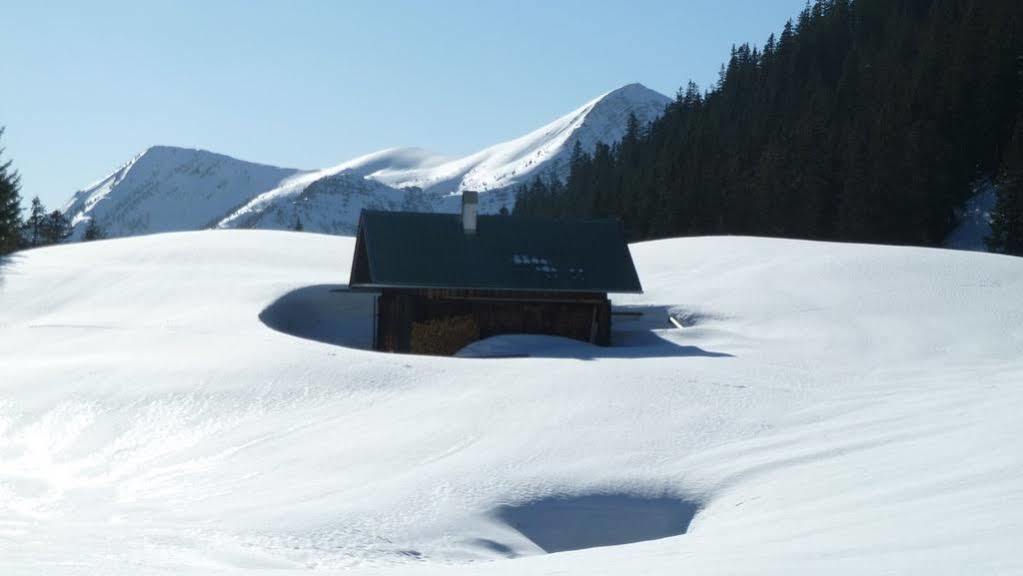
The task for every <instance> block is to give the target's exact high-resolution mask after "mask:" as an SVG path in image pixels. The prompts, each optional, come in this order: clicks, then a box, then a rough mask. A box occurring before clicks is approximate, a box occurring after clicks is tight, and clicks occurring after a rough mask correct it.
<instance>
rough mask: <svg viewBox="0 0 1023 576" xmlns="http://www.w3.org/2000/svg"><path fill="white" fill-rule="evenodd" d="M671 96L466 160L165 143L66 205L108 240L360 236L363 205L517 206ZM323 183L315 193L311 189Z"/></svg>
mask: <svg viewBox="0 0 1023 576" xmlns="http://www.w3.org/2000/svg"><path fill="white" fill-rule="evenodd" d="M668 102H669V99H668V98H667V97H666V96H664V95H662V94H660V93H658V92H654V91H653V90H650V89H648V88H645V87H643V86H641V85H639V84H630V85H627V86H624V87H622V88H619V89H617V90H614V91H611V92H609V93H607V94H604V95H602V96H600V97H598V98H596V99H594V100H592V101H590V102H588V103H586V104H585V105H584V106H582V107H581V108H579V109H577V110H575V111H573V112H571V113H569V114H567V115H566V116H564V117H562V118H559V119H557V120H555V121H554V122H552V123H550V124H548V125H546V126H544V127H542V128H540V129H538V130H535V131H533V132H531V133H529V134H527V135H525V136H522V137H521V138H517V139H515V140H512V141H509V142H505V143H502V144H498V145H496V146H492V147H490V148H487V149H485V150H483V151H480V152H477V153H475V154H471V155H469V156H466V157H464V158H447V157H443V156H439V155H435V154H432V153H430V152H427V151H426V150H423V149H420V148H393V149H388V150H382V151H379V152H374V153H372V154H368V155H366V156H362V157H359V158H356V159H354V160H350V161H348V162H345V163H343V164H340V165H337V166H334V167H331V168H326V169H322V170H309V171H298V170H292V169H283V168H274V167H271V166H262V165H258V164H252V163H249V162H242V161H240V160H235V159H233V158H229V157H227V156H222V155H220V154H214V153H212V152H206V151H202V150H187V149H181V148H171V147H165V146H157V147H153V148H150V149H149V150H147V151H145V152H144V153H142V154H141V155H139V156H138V157H136V158H135V159H133V160H132V161H131V162H129V163H128V164H126V165H125V166H124V167H122V168H121V169H119V170H118V171H117V172H115V173H114V174H112V175H111V176H110V177H108V178H106V179H104V180H103V181H101V182H99V183H97V184H95V185H93V186H90V187H89V188H87V189H85V190H82V191H80V192H77V193H76V194H75V195H74V197H73V198H72V199H71V200H70V201H69V202H68V204H67V205H66V206H65V208H64V213H65V214H66V215H68V216H69V217H70V218H72V220H73V223H74V224H75V229H76V235H78V236H80V235H81V233H82V231H83V230H84V228H85V225H86V224H87V223H88V221H89V219H90V218H93V217H95V218H97V219H98V221H99V222H100V223H101V225H102V226H103V227H104V228H105V229H106V232H107V234H108V235H109V236H111V237H119V236H134V235H139V234H147V233H153V232H167V231H181V230H198V229H203V228H210V227H213V226H214V225H216V226H217V227H220V228H270V229H286V228H290V227H292V226H293V225H294V223H295V222H296V220H301V221H302V223H303V226H305V229H306V230H308V231H316V232H328V233H351V232H352V231H353V230H354V229H355V226H356V224H357V222H358V217H359V210H360V209H361V208H362V207H372V208H383V209H402V208H403V207H404V208H408V207H414V208H416V209H419V210H434V211H454V210H456V209H457V207H458V202H459V196H457V194H459V193H460V192H461V191H462V190H480V191H486V192H487V193H485V194H483V195H482V197H481V210H483V211H484V212H497V211H498V210H500V208H501V207H503V206H504V207H508V208H509V209H510V208H511V207H512V206H513V205H514V202H515V199H514V194H513V193H512V188H513V187H514V186H515V185H516V184H519V183H522V182H526V181H527V180H528V179H530V178H532V177H533V176H534V175H536V174H551V175H554V176H556V177H564V176H565V175H566V174H567V161H568V158H569V156H570V154H571V150H572V147H573V146H574V145H575V143H576V142H579V143H580V144H581V145H582V147H583V149H585V150H587V151H591V150H592V149H593V147H594V146H595V145H596V143H597V142H600V141H603V142H608V143H611V142H615V141H618V140H620V139H621V137H622V136H623V135H624V133H625V129H626V125H627V121H628V117H629V114H630V113H633V114H635V115H636V117H637V118H638V119H639V120H640V122H643V123H647V122H650V121H652V120H653V119H655V118H656V117H657V116H659V115H660V114H661V113H662V112H663V111H664V108H665V106H667V104H668ZM313 184H316V186H315V187H313V186H312V185H313Z"/></svg>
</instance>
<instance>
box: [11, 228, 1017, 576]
mask: <svg viewBox="0 0 1023 576" xmlns="http://www.w3.org/2000/svg"><path fill="white" fill-rule="evenodd" d="M352 248H353V241H352V239H350V238H342V237H334V236H322V235H316V234H292V233H286V232H265V231H206V232H196V233H179V234H164V235H151V236H145V237H139V238H131V239H121V240H111V241H100V242H92V243H85V244H75V245H68V246H60V247H52V248H43V249H37V250H32V251H27V252H23V253H18V254H15V255H13V256H11V257H8V258H7V259H5V260H4V261H3V262H2V263H0V350H2V354H0V573H3V574H5V575H7V574H147V573H176V574H179V573H186V574H187V573H191V574H211V573H212V574H219V573H232V574H233V573H237V574H243V573H244V574H249V573H253V572H260V571H269V570H273V571H274V573H282V574H286V573H306V572H307V571H308V569H310V568H315V569H318V570H321V571H325V572H326V573H335V572H340V571H344V570H350V571H352V572H354V573H357V574H394V573H397V574H403V573H408V574H465V573H471V574H480V573H482V574H509V575H510V574H516V575H518V574H551V573H560V574H586V575H591V574H597V575H601V574H607V575H611V574H721V573H729V574H758V575H759V574H863V573H871V574H877V573H893V574H962V573H983V574H1014V573H1020V572H1023V561H1021V560H1020V555H1019V554H1018V550H1017V548H1018V544H1017V540H1018V536H1019V529H1020V526H1021V525H1023V498H1021V494H1023V481H1021V480H1020V478H1023V456H1021V452H1020V450H1019V449H1018V439H1019V438H1020V437H1021V435H1023V419H1020V418H1019V414H1020V413H1021V411H1023V387H1021V386H1020V383H1021V382H1023V328H1021V326H1023V299H1021V298H1020V294H1023V260H1020V259H1017V258H1010V257H1002V256H995V255H986V254H975V253H967V252H956V251H944V250H928V249H917V248H895V247H877V246H864V245H851V244H826V243H811V242H798V241H785V240H767V239H752V238H690V239H679V240H665V241H658V242H650V243H643V244H637V245H633V246H632V252H633V257H634V260H635V262H636V264H637V267H638V269H639V272H640V275H641V277H642V279H643V285H644V287H645V288H646V289H647V292H646V294H643V295H640V296H630V297H627V298H616V299H615V305H616V308H620V309H622V311H625V312H630V313H632V314H631V315H625V316H616V319H615V321H616V332H615V335H616V337H617V340H616V342H617V343H618V344H619V345H620V346H619V348H618V349H615V348H611V349H607V351H606V352H604V353H586V352H585V347H586V345H584V344H578V345H577V344H575V343H565V342H563V341H560V340H558V342H552V341H550V340H547V339H544V338H538V337H525V338H518V337H514V336H511V337H503V339H499V340H498V341H497V342H490V343H489V344H488V343H485V342H481V343H478V344H479V347H484V346H485V345H486V346H490V345H494V344H499V345H500V346H502V347H504V349H506V350H509V349H510V350H514V352H515V354H514V355H513V357H506V358H481V357H478V356H485V355H486V354H477V357H475V358H437V357H422V356H412V355H391V354H379V353H374V352H371V351H368V350H364V349H359V348H357V347H353V346H347V345H345V342H338V341H330V340H329V338H311V337H307V336H309V335H311V334H312V333H320V334H323V333H327V334H328V336H329V335H330V334H337V333H340V332H343V331H344V330H352V331H354V333H356V334H357V333H358V332H359V331H360V330H363V331H364V330H366V329H367V328H366V326H367V324H366V323H365V319H364V318H362V317H360V316H358V314H353V316H354V318H353V319H355V320H357V321H358V322H362V324H360V325H358V326H356V325H347V324H346V325H345V326H343V327H339V328H338V329H337V331H334V330H332V329H331V327H330V325H329V323H330V322H335V321H336V322H339V323H341V322H345V318H346V312H345V311H344V310H343V308H344V307H345V306H346V305H347V304H345V303H344V302H342V303H338V304H336V303H334V302H333V301H332V300H331V299H330V294H337V295H339V296H342V295H343V293H332V292H330V290H331V289H336V288H340V287H341V285H343V284H344V283H345V281H346V280H347V274H348V270H349V267H350V266H349V265H350V261H349V258H350V254H351V252H352ZM320 287H327V288H328V289H327V290H326V293H324V292H323V291H321V290H320ZM303 290H304V292H303ZM275 305H277V306H280V307H279V308H277V309H276V313H277V314H278V315H277V316H276V319H277V320H282V319H283V320H287V321H290V322H293V323H292V324H291V325H290V326H291V329H292V331H293V332H295V333H296V334H297V336H296V335H293V334H289V333H284V332H281V331H278V330H275V329H274V328H273V327H271V326H270V325H269V324H273V322H270V321H268V318H267V314H271V312H270V311H271V310H273V309H274V308H273V307H274V306H275ZM332 307H333V308H332ZM331 310H333V312H331ZM321 313H329V314H326V315H325V316H324V317H323V318H325V319H326V320H322V319H321V321H317V320H316V319H313V318H310V316H314V315H317V314H321ZM261 315H262V317H263V318H262V320H261ZM271 315H272V314H271ZM303 315H306V316H305V318H304V319H303ZM668 316H671V317H673V318H675V319H676V320H678V321H679V324H680V325H682V326H683V328H681V329H679V328H677V327H676V326H675V325H674V324H672V323H671V322H669V321H668ZM360 326H361V327H360ZM277 327H278V328H280V326H277ZM570 344H571V345H570ZM573 346H575V348H573ZM668 350H690V351H694V352H695V350H700V351H703V352H705V353H667V351H668ZM694 512H695V515H693V513H694ZM601 522H605V524H603V525H602V524H600V523H601ZM600 526H605V528H604V529H595V528H599V527H600ZM637 540H639V541H637ZM604 545H607V546H604ZM589 546H597V547H589ZM558 550H566V551H564V552H557V551H558ZM510 558H511V559H510Z"/></svg>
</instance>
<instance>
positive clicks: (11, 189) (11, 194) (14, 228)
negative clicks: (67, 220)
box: [0, 128, 22, 255]
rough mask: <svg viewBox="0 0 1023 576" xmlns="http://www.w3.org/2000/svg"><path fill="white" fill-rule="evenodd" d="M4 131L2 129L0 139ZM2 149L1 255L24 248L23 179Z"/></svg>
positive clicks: (0, 151) (0, 189)
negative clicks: (22, 230)
mask: <svg viewBox="0 0 1023 576" xmlns="http://www.w3.org/2000/svg"><path fill="white" fill-rule="evenodd" d="M3 133H4V129H3V128H0V137H2V136H3ZM3 152H4V149H3V148H2V147H0V255H3V254H8V253H10V252H14V251H15V250H17V249H18V248H20V247H21V246H22V238H21V196H20V195H19V191H20V188H21V179H20V177H19V176H18V173H17V171H15V170H12V169H11V161H10V160H8V161H6V162H4V161H3V157H2V156H3Z"/></svg>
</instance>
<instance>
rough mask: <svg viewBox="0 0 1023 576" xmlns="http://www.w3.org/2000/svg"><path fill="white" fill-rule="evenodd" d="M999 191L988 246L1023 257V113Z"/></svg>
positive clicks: (1017, 125)
mask: <svg viewBox="0 0 1023 576" xmlns="http://www.w3.org/2000/svg"><path fill="white" fill-rule="evenodd" d="M997 193H998V199H997V201H996V203H995V208H994V210H992V212H991V236H989V237H988V238H987V245H988V249H989V250H991V251H992V252H1000V253H1002V254H1013V255H1016V256H1023V115H1021V117H1020V120H1018V121H1017V122H1016V130H1015V135H1014V137H1013V139H1012V144H1011V146H1010V147H1009V149H1008V151H1007V154H1006V161H1005V168H1004V169H1003V171H1002V174H1001V177H1000V178H999V179H998V192H997Z"/></svg>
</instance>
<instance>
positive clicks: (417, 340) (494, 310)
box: [349, 192, 642, 354]
mask: <svg viewBox="0 0 1023 576" xmlns="http://www.w3.org/2000/svg"><path fill="white" fill-rule="evenodd" d="M477 202H478V197H477V194H476V193H475V192H466V193H464V194H463V196H462V213H461V214H460V215H459V214H434V213H417V212H383V211H364V212H363V213H362V216H361V218H360V220H359V230H358V233H357V236H356V243H355V256H354V258H353V259H352V271H351V279H350V281H349V286H350V287H351V289H352V290H363V291H372V292H376V293H377V294H378V297H377V299H376V314H375V316H376V317H375V331H374V342H373V345H374V348H376V349H377V350H383V351H389V352H412V353H419V354H453V353H455V352H456V351H458V350H459V349H460V348H462V347H463V346H465V345H466V344H469V343H470V342H473V341H475V340H479V339H482V338H487V337H489V336H495V335H498V334H548V335H555V336H565V337H568V338H574V339H576V340H582V341H586V342H592V343H594V344H598V345H601V346H607V345H608V344H610V339H611V302H610V301H609V300H608V297H607V295H608V293H609V292H641V291H642V289H641V287H640V283H639V277H638V276H637V274H636V268H635V266H634V265H633V263H632V256H631V255H630V254H629V247H628V245H627V244H626V242H625V237H624V234H623V231H622V227H621V224H620V223H619V222H618V221H617V220H569V219H546V218H532V217H528V218H527V217H519V216H507V215H493V216H487V215H479V216H478V215H477Z"/></svg>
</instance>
